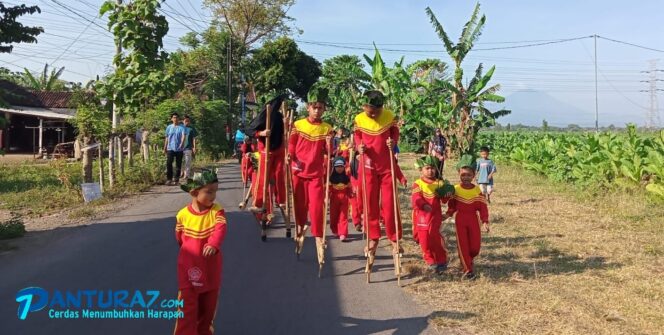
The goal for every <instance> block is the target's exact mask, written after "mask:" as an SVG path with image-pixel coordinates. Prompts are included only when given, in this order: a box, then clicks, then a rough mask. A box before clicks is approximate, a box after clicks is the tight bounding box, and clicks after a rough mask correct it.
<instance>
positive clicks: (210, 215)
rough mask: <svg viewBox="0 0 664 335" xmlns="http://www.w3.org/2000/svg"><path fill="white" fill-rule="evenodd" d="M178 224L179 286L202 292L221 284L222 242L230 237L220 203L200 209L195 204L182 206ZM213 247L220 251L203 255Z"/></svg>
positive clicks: (177, 217)
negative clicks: (195, 207)
mask: <svg viewBox="0 0 664 335" xmlns="http://www.w3.org/2000/svg"><path fill="white" fill-rule="evenodd" d="M176 219H177V224H176V225H175V238H176V240H177V241H178V244H179V245H180V253H179V254H178V287H179V288H181V289H182V288H192V287H193V288H194V289H196V290H198V291H200V292H205V291H209V290H215V289H218V288H219V287H220V286H221V262H222V255H221V244H222V242H223V241H224V237H226V217H225V215H224V210H223V208H221V206H220V205H219V204H214V205H213V206H212V207H211V208H210V209H208V210H206V211H203V212H197V211H196V210H195V209H193V208H192V207H191V205H189V206H187V207H185V208H183V209H181V210H180V211H179V212H178V214H177V216H176ZM206 246H212V247H214V248H215V249H217V251H218V252H217V253H216V254H214V255H212V256H210V257H203V249H204V248H205V247H206Z"/></svg>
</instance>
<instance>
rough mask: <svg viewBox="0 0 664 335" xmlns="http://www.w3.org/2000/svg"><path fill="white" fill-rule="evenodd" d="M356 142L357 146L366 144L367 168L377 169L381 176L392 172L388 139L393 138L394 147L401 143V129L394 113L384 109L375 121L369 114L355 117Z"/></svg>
mask: <svg viewBox="0 0 664 335" xmlns="http://www.w3.org/2000/svg"><path fill="white" fill-rule="evenodd" d="M354 136H355V138H354V142H355V145H356V146H359V145H361V144H364V146H365V148H364V153H365V154H366V157H367V159H366V160H365V166H366V167H367V168H369V169H375V171H376V172H377V173H379V174H382V173H389V172H390V158H391V157H392V155H390V149H389V148H388V147H387V139H388V138H392V141H393V142H394V145H396V144H397V143H398V142H399V127H397V123H396V120H395V119H394V113H392V111H390V110H389V109H383V110H382V112H381V113H380V115H378V116H377V117H376V118H375V119H372V118H370V117H369V116H368V115H367V113H364V112H362V113H360V114H358V115H357V116H356V117H355V133H354Z"/></svg>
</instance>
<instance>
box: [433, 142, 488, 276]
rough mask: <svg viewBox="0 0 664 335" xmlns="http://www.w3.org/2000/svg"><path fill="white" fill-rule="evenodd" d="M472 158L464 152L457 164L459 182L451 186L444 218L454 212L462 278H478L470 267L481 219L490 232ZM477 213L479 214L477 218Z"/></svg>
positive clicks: (479, 238) (478, 242)
mask: <svg viewBox="0 0 664 335" xmlns="http://www.w3.org/2000/svg"><path fill="white" fill-rule="evenodd" d="M473 165H474V162H473V158H472V157H470V156H467V155H465V156H464V157H462V158H461V160H460V161H459V164H458V165H457V166H458V167H459V179H460V180H461V183H460V184H458V185H455V186H454V197H453V198H452V199H451V200H450V201H449V202H448V209H447V214H446V215H445V216H443V220H445V219H447V218H449V217H451V216H452V215H455V214H456V215H455V218H454V223H455V225H456V237H457V250H458V252H459V259H460V260H461V266H462V267H463V278H465V279H471V280H473V279H475V278H477V276H476V274H475V270H474V267H473V259H474V258H475V257H476V256H477V255H479V254H480V245H481V242H482V234H481V232H480V222H479V221H482V226H483V227H484V230H485V231H486V232H487V233H488V232H489V209H488V207H487V204H486V199H485V198H484V197H483V196H482V192H481V191H480V188H479V187H478V186H477V185H475V184H473V179H474V178H475V171H476V169H475V166H473ZM478 213H479V218H478Z"/></svg>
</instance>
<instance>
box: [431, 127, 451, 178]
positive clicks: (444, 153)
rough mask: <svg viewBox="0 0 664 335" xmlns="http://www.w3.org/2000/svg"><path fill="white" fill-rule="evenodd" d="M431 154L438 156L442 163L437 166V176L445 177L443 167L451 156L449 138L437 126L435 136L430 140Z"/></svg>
mask: <svg viewBox="0 0 664 335" xmlns="http://www.w3.org/2000/svg"><path fill="white" fill-rule="evenodd" d="M428 151H429V155H431V156H434V157H436V158H438V161H439V162H440V165H439V166H437V167H436V169H437V172H438V173H437V174H436V177H437V178H442V177H443V168H444V167H445V159H447V157H448V156H449V148H448V145H447V138H445V136H443V134H442V132H441V131H440V128H436V132H435V134H434V135H433V138H431V140H430V141H429V150H428Z"/></svg>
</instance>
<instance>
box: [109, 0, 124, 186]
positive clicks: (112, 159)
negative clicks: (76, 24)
mask: <svg viewBox="0 0 664 335" xmlns="http://www.w3.org/2000/svg"><path fill="white" fill-rule="evenodd" d="M116 3H117V5H118V9H117V10H120V6H121V5H122V0H116ZM115 54H116V56H117V57H119V56H120V55H121V54H122V41H121V40H120V38H119V37H118V38H117V39H116V44H115ZM115 97H116V94H115V93H113V118H112V121H111V138H110V139H109V141H108V185H109V187H110V188H113V186H115V155H116V153H115V148H116V146H117V143H116V141H115V138H116V134H115V132H116V130H117V127H118V106H117V104H116V103H115ZM120 154H122V152H120Z"/></svg>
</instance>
